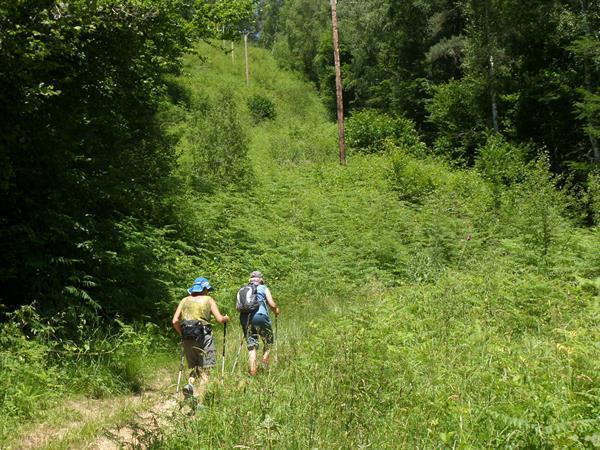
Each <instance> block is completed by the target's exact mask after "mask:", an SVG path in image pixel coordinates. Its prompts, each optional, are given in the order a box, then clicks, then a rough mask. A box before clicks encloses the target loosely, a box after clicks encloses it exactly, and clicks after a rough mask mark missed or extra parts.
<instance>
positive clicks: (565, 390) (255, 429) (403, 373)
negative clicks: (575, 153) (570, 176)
mask: <svg viewBox="0 0 600 450" xmlns="http://www.w3.org/2000/svg"><path fill="white" fill-rule="evenodd" d="M202 52H204V53H206V52H208V53H209V54H210V57H209V58H208V60H209V61H210V63H204V64H203V65H201V64H198V63H197V62H196V60H195V59H193V58H190V60H189V61H188V65H187V67H188V73H187V74H186V76H185V77H183V78H182V79H181V80H180V82H181V83H184V84H186V85H187V86H190V88H191V89H193V90H194V92H195V94H194V95H198V96H200V97H208V98H210V97H212V96H213V95H214V92H216V91H218V90H220V89H227V90H230V91H231V92H232V95H233V97H234V98H235V99H236V100H235V101H236V104H237V105H238V106H237V108H238V112H239V121H240V123H239V125H240V127H241V128H242V129H243V132H244V133H245V136H246V139H247V140H248V141H249V142H250V145H249V147H248V149H247V151H248V158H249V159H250V161H251V164H252V168H253V171H254V176H255V179H254V180H253V181H252V183H251V187H249V188H245V189H242V190H241V191H236V190H235V189H234V190H224V191H218V190H217V191H216V192H212V193H208V194H207V193H197V194H196V195H197V196H198V201H201V203H202V204H203V205H204V211H210V212H209V213H204V214H198V221H199V222H200V223H202V227H205V228H204V230H205V233H206V235H207V236H208V239H212V238H215V239H216V238H218V240H219V243H218V245H215V247H214V248H213V249H212V250H211V251H210V252H207V256H210V260H211V262H207V263H206V266H205V267H203V268H202V269H203V270H204V273H210V274H211V277H212V278H211V280H213V279H214V280H215V282H214V284H215V285H217V286H220V291H218V292H217V293H216V296H217V299H218V300H219V302H220V304H221V306H222V308H223V309H227V310H228V311H230V312H231V310H232V302H233V300H232V299H233V298H234V294H235V290H236V289H237V287H238V286H239V285H240V284H242V283H243V281H244V275H245V274H246V273H247V272H249V271H250V270H252V269H255V268H258V269H261V270H263V272H264V273H265V274H266V276H267V278H268V282H269V284H270V285H271V288H272V291H273V292H274V295H275V297H276V299H278V301H279V302H280V303H281V305H282V307H283V311H284V313H283V315H282V317H281V318H280V321H279V322H280V323H279V335H280V342H279V345H280V346H279V351H278V354H279V361H278V363H277V364H275V365H274V367H273V368H272V369H271V370H270V371H269V372H266V373H262V374H260V376H259V377H258V378H257V379H256V380H254V379H248V378H247V377H246V376H245V375H244V370H245V363H244V364H242V366H241V368H240V369H239V371H238V373H237V374H235V375H233V376H227V377H226V379H225V382H224V385H222V386H221V385H220V384H217V383H215V384H214V385H213V386H212V391H211V393H210V394H209V396H208V397H207V400H206V404H207V406H208V408H207V409H205V410H203V411H202V413H200V414H198V416H197V417H196V420H193V421H186V422H185V423H181V422H177V423H173V426H172V427H171V428H167V429H165V430H163V431H162V433H160V434H157V435H156V437H155V438H156V439H157V441H156V442H157V444H156V445H155V447H156V448H183V447H194V448H221V447H225V448H230V447H232V446H236V445H238V446H243V448H367V447H369V448H415V447H418V448H439V447H453V448H455V447H461V448H472V447H475V448H480V447H517V448H523V447H529V448H538V447H570V448H587V447H592V446H595V445H599V444H600V435H599V434H598V432H597V430H598V429H600V422H599V420H598V417H600V395H599V394H600V391H599V388H600V385H599V380H598V373H600V370H599V369H600V366H599V364H598V361H600V358H599V356H600V354H599V349H598V342H599V341H600V331H599V330H600V326H599V325H600V321H599V319H600V305H599V299H598V294H599V290H598V279H599V277H600V271H599V267H600V259H599V256H598V255H597V252H596V251H595V250H594V249H597V248H598V247H599V246H598V244H599V243H600V240H599V237H600V236H599V234H598V230H597V229H581V228H577V227H576V226H575V225H574V224H572V223H571V222H570V220H569V219H568V218H567V217H566V216H565V215H564V213H563V210H562V209H561V204H560V202H561V201H562V200H561V194H560V193H557V191H554V190H553V189H552V188H551V179H550V178H549V176H548V175H547V172H546V171H545V170H546V169H545V166H544V164H543V161H541V162H540V163H539V165H538V166H536V167H533V168H528V169H524V170H526V171H525V172H524V175H523V177H524V180H525V181H523V182H522V183H521V184H517V185H514V186H503V187H499V188H496V189H492V186H490V184H489V183H488V182H486V181H485V180H484V179H483V178H482V177H481V176H480V175H479V174H478V173H476V172H473V171H465V170H458V169H454V168H451V167H450V166H448V165H447V164H446V163H444V162H441V161H438V160H436V159H434V158H425V159H417V158H415V157H414V156H412V155H411V153H410V151H409V152H407V151H405V149H400V148H395V147H394V146H390V148H389V149H388V151H387V152H386V153H384V154H376V155H357V154H354V155H351V157H350V158H349V163H348V166H347V167H340V166H339V165H338V164H337V162H336V146H335V126H334V125H333V124H331V123H328V122H327V120H326V113H325V111H324V108H323V107H322V106H321V104H320V102H319V99H318V98H317V97H316V96H315V95H314V94H313V93H312V89H311V87H310V86H309V85H308V84H306V83H304V82H303V81H302V80H299V79H298V78H297V77H296V76H295V75H294V74H290V73H286V72H282V71H280V70H278V69H277V68H276V67H275V66H274V63H273V61H272V60H271V59H270V56H269V54H268V53H267V52H264V51H261V50H259V49H252V51H251V55H252V59H251V61H252V62H251V64H252V67H253V71H252V73H253V79H252V84H251V87H250V88H249V89H247V88H245V86H244V83H243V72H242V71H241V70H242V69H241V67H240V66H231V63H230V61H229V60H228V59H227V58H226V57H225V56H224V55H220V54H218V52H212V51H211V50H210V49H208V48H207V47H203V48H202ZM254 93H259V94H260V95H262V96H264V97H267V98H270V99H271V100H272V101H273V102H274V104H275V106H276V111H277V114H276V117H275V119H273V120H271V121H264V122H261V123H259V124H256V125H255V124H253V123H252V121H251V119H250V114H249V112H248V111H247V110H246V109H245V108H246V106H245V105H246V104H247V102H246V99H247V97H248V95H251V94H254ZM178 126H180V127H183V128H185V127H186V126H192V125H191V124H189V123H187V125H186V124H185V123H179V124H178ZM191 130H192V132H196V133H200V132H201V131H202V128H199V129H195V130H194V128H193V127H192V128H191ZM186 151H188V148H187V147H186V146H185V145H184V146H183V147H182V152H183V153H184V154H185V152H186ZM207 171H210V168H207ZM206 215H208V216H211V217H218V220H213V221H211V220H209V219H207V218H206V217H205V216H206ZM219 221H221V222H219ZM217 224H218V225H217ZM211 227H212V228H211ZM206 230H208V231H206ZM212 232H215V234H211V233H212ZM207 259H209V258H207ZM230 335H233V336H235V333H230ZM238 339H239V337H238ZM231 341H233V342H231ZM237 345H238V344H237V342H235V340H234V339H231V340H230V345H229V346H228V348H227V353H228V355H231V356H228V358H230V360H229V363H228V367H231V359H232V358H233V356H232V355H235V352H236V351H237Z"/></svg>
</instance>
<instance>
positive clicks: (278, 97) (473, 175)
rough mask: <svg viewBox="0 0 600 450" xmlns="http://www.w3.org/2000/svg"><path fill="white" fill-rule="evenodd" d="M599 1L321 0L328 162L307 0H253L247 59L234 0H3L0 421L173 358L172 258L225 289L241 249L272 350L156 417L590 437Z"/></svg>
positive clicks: (349, 442) (327, 436)
mask: <svg viewBox="0 0 600 450" xmlns="http://www.w3.org/2000/svg"><path fill="white" fill-rule="evenodd" d="M425 3H427V5H426V4H425ZM592 3H593V2H591V1H590V2H585V1H584V2H573V3H572V4H571V3H569V2H558V1H556V2H544V3H542V2H539V4H538V3H536V2H534V3H533V4H531V3H530V8H528V9H527V10H526V11H524V10H523V9H522V8H520V9H519V8H518V6H519V4H517V2H508V3H506V2H494V1H490V2H484V4H485V5H487V7H488V9H487V10H482V11H479V10H478V9H477V8H476V6H478V5H480V4H481V3H477V4H475V2H473V4H471V2H466V1H465V2H417V1H414V2H413V1H410V2H394V1H380V2H374V1H370V0H368V1H364V2H344V1H340V3H339V7H340V15H341V17H342V19H343V24H342V44H343V45H344V48H343V54H344V58H345V61H346V64H345V74H346V75H345V77H346V94H347V102H348V106H349V107H350V111H351V116H350V119H349V121H348V130H347V131H348V142H349V144H350V146H351V149H350V150H351V158H350V160H349V165H348V166H347V167H345V168H344V167H340V166H339V165H338V163H337V161H336V154H335V153H336V126H335V125H334V124H333V123H331V122H330V117H328V111H327V106H328V105H329V107H331V104H330V103H331V102H330V101H328V98H329V99H331V93H332V91H331V87H332V83H331V75H332V69H331V67H330V64H331V62H330V59H331V58H330V56H329V55H330V52H331V48H330V38H329V36H328V31H327V30H328V20H329V19H328V9H327V2H315V1H311V2H303V1H293V0H288V1H281V2H277V1H272V2H264V4H263V6H264V9H263V14H262V16H261V17H260V18H261V22H260V25H259V26H260V30H261V33H260V35H258V36H259V41H261V43H263V44H264V45H265V46H269V47H271V46H272V48H273V53H274V54H275V56H276V57H277V63H276V62H275V60H273V59H272V57H271V55H270V52H268V51H265V50H260V49H255V48H252V49H251V58H250V64H251V84H250V87H246V86H245V82H244V68H243V65H242V63H243V59H242V58H241V57H240V53H239V50H238V48H239V47H238V44H237V43H235V52H236V53H235V55H234V59H233V62H232V58H231V55H229V54H228V53H226V51H224V50H225V49H229V48H230V45H229V43H227V45H225V46H223V42H222V41H221V38H229V37H233V36H236V35H237V33H238V32H239V31H240V30H248V29H249V27H250V25H249V21H248V18H249V13H250V12H251V11H252V8H251V3H250V2H244V1H238V2H233V1H232V2H225V1H222V2H208V3H204V2H203V3H198V4H196V3H195V2H183V1H182V2H179V1H176V0H161V1H155V0H152V1H151V0H131V1H127V2H122V1H119V2H116V1H112V0H102V1H97V2H87V1H73V2H68V3H55V2H50V1H48V2H29V1H19V2H13V4H12V5H2V6H0V25H1V27H0V30H1V32H2V40H1V41H0V44H1V45H0V81H1V82H2V86H3V87H2V91H0V107H1V108H2V116H3V117H6V118H7V119H6V120H4V121H2V122H0V136H1V137H2V141H1V142H0V145H1V148H0V149H1V152H2V153H1V156H0V167H1V168H2V172H1V173H2V180H1V183H0V200H1V202H0V208H1V209H2V215H1V218H0V242H1V246H2V249H3V256H4V258H3V260H2V262H1V263H0V264H1V269H0V274H1V275H0V305H2V306H3V308H4V309H5V312H6V314H5V315H4V316H3V319H2V322H1V323H0V362H1V368H0V391H1V392H2V394H0V417H1V419H0V446H5V444H6V443H8V445H13V446H15V445H16V447H18V444H15V443H14V441H11V439H12V438H11V436H10V435H11V434H13V433H14V432H15V425H16V424H17V423H19V422H21V421H23V419H27V420H28V423H35V422H36V421H40V420H42V421H43V420H46V419H47V418H48V415H47V414H52V411H54V410H52V409H50V413H47V412H45V409H46V408H48V407H50V406H52V405H54V404H56V403H60V401H61V398H62V400H63V401H64V398H63V397H65V396H66V397H67V398H69V397H70V395H71V394H84V395H91V396H95V397H103V396H104V397H110V396H112V395H114V394H115V393H119V392H137V391H140V390H143V389H144V388H145V386H146V385H147V383H148V380H149V379H150V378H151V377H152V372H153V370H154V368H156V367H158V366H163V367H168V368H169V369H172V372H173V373H172V376H173V379H175V376H176V363H177V361H176V359H177V350H174V348H173V343H172V341H171V340H169V339H168V337H167V336H168V334H167V333H165V328H164V325H165V324H167V323H168V321H169V319H170V314H171V313H172V311H173V309H174V307H175V304H176V303H175V302H176V300H178V299H179V298H180V297H181V296H182V295H183V294H184V293H185V290H184V288H185V287H187V284H188V283H189V281H190V280H191V279H193V278H194V277H195V276H198V275H200V274H203V275H206V276H208V277H209V278H210V280H211V282H212V284H213V285H215V286H217V288H218V289H217V292H216V293H215V296H216V298H217V300H218V302H219V303H220V306H221V309H222V310H224V311H225V312H229V313H230V314H231V313H233V311H232V298H233V296H234V293H235V291H236V289H237V288H238V287H239V285H240V284H241V283H242V282H243V281H244V279H245V275H246V274H247V272H248V271H249V270H252V269H257V268H259V269H261V270H263V272H264V273H265V274H266V275H267V280H268V282H269V283H270V284H271V286H272V289H273V292H274V294H275V296H276V298H277V299H278V301H279V303H280V304H281V305H282V306H283V309H284V315H283V316H282V317H281V319H280V321H279V322H280V323H279V324H278V325H279V336H280V340H279V348H278V357H279V361H278V363H276V364H275V365H274V367H273V368H272V370H271V371H270V372H268V373H261V375H260V377H259V378H258V379H257V380H246V379H245V378H243V375H242V372H243V371H244V370H245V364H244V363H242V364H240V368H239V372H238V373H236V374H235V375H233V376H228V377H226V379H225V382H224V384H223V385H218V384H214V385H213V386H212V387H211V390H210V392H209V394H208V396H207V398H206V402H205V404H206V406H207V408H205V409H204V410H202V411H201V412H199V413H198V415H197V416H196V419H194V420H192V419H190V418H189V417H185V418H184V417H179V416H176V418H175V419H176V420H174V422H173V426H172V427H167V428H165V429H164V430H162V431H161V432H158V433H157V432H153V433H150V434H148V435H147V436H145V439H146V440H147V443H148V444H149V445H153V446H154V447H156V448H181V447H182V446H186V447H190V448H211V447H223V446H226V447H231V446H233V445H237V444H239V445H245V446H248V447H251V448H264V447H270V448H339V447H344V448H361V447H367V446H371V447H372V448H398V447H425V448H437V447H444V446H447V447H451V446H452V447H456V446H461V447H507V446H510V447H536V448H537V447H575V448H589V447H593V446H598V445H599V442H600V436H599V435H598V432H597V430H598V429H599V428H600V422H599V420H598V417H600V383H599V379H598V373H600V366H599V364H598V362H599V361H600V357H599V356H600V355H599V352H598V346H597V343H598V341H599V340H600V335H599V330H600V304H599V294H600V284H599V280H600V256H599V253H598V251H597V249H598V248H599V246H600V237H599V235H598V227H597V226H595V227H594V226H593V225H594V224H598V223H599V221H600V183H597V182H596V183H595V182H594V181H593V180H594V178H593V177H594V169H593V165H592V164H589V163H590V161H593V159H594V158H593V151H592V152H591V153H590V154H589V156H590V157H588V156H587V155H586V154H585V152H588V150H593V146H592V147H590V145H591V141H590V137H592V138H593V137H594V136H595V134H594V133H597V125H595V122H594V120H596V117H597V111H596V110H595V109H594V108H595V107H596V106H595V105H597V100H595V97H594V96H595V95H597V90H595V89H597V86H595V85H594V84H593V82H594V80H595V79H597V77H595V78H594V76H592V75H594V74H597V70H598V65H597V64H598V61H597V53H595V52H597V48H596V45H597V40H594V39H597V36H595V35H594V34H593V33H592V32H591V31H589V30H594V28H593V27H592V26H591V25H590V26H591V27H590V28H589V30H588V29H587V28H585V27H584V28H580V27H582V26H583V25H584V24H585V23H586V22H583V21H581V20H575V16H574V14H583V12H585V18H586V20H587V21H588V22H587V23H589V24H593V23H595V22H593V21H596V20H598V17H597V16H596V14H597V11H598V8H596V7H595V6H594V5H593V4H592ZM193 5H196V6H195V7H193ZM578 5H579V6H578ZM546 7H548V8H550V9H545V8H546ZM578 7H581V8H583V9H576V8H578ZM486 11H487V12H486ZM548 11H550V12H551V13H552V14H549V15H548V19H545V20H547V21H548V23H546V22H544V21H543V20H542V18H541V16H537V14H541V13H542V12H544V13H545V12H548ZM409 13H410V14H409ZM569 14H571V16H569ZM557 15H558V16H557ZM484 17H485V18H486V19H485V20H484V21H483V22H481V20H483V18H484ZM532 17H534V18H537V21H533V22H532V23H534V24H536V25H535V26H536V27H537V31H538V32H539V33H540V37H538V38H537V39H536V40H531V39H532V35H531V33H533V32H534V28H533V27H534V26H533V25H528V26H525V25H526V21H527V20H532ZM557 17H558V18H557ZM569 17H571V19H572V20H571V21H570V22H569V21H568V20H567V19H568V18H569ZM359 19H360V20H359ZM365 19H368V20H365ZM559 19H560V20H562V21H563V22H560V23H561V24H562V25H563V26H564V27H562V28H561V27H558V28H557V29H558V31H559V32H560V33H555V35H553V36H552V39H549V35H550V31H549V29H550V28H551V27H552V26H553V25H555V24H556V22H553V21H557V20H559ZM378 21H383V24H380V23H378ZM484 22H485V23H484ZM509 23H510V24H514V26H515V27H516V28H511V27H508V26H507V25H506V24H509ZM492 24H495V26H498V29H500V25H499V24H502V28H501V29H502V30H504V31H503V32H502V33H500V32H499V31H498V30H496V29H495V28H492ZM519 24H521V25H519ZM542 24H543V25H544V26H541V25H542ZM569 24H570V25H571V28H568V27H567V25H569ZM436 26H437V27H438V28H435V27H436ZM348 27H355V28H348ZM414 27H417V28H418V27H420V28H418V30H420V32H419V33H416V32H415V30H414V29H413V28H414ZM485 27H487V28H485ZM518 27H521V28H518ZM529 27H531V28H529ZM565 27H566V28H565ZM344 29H345V30H346V31H345V32H344ZM409 29H412V31H411V32H410V33H409V31H410V30H409ZM415 29H416V28H415ZM515 29H517V31H514V33H513V31H511V30H515ZM435 30H438V31H435ZM544 32H545V33H547V34H546V35H544V34H543V33H544ZM569 33H570V34H569ZM344 35H345V36H346V38H345V39H344ZM211 37H213V38H216V39H212V40H209V42H208V43H207V44H202V45H196V44H194V43H193V42H194V41H195V40H197V39H198V38H205V39H208V38H211ZM350 37H351V39H353V40H355V41H354V44H352V43H351V40H350ZM492 37H493V39H492ZM517 38H518V39H517ZM486 39H488V40H489V41H487V44H486V43H485V42H484V41H485V40H486ZM124 41H127V42H128V43H130V45H127V46H124V45H123V42H124ZM529 41H531V42H533V43H532V44H531V45H532V46H533V47H535V48H537V49H538V50H539V55H538V56H539V58H537V57H534V56H535V55H532V54H531V53H527V52H532V49H531V48H529V46H528V44H527V45H526V44H525V43H526V42H529ZM509 43H510V45H509ZM492 44H493V45H492ZM436 45H437V47H436ZM486 45H487V47H486ZM222 47H224V48H222ZM492 50H493V52H492ZM526 50H527V52H526ZM559 50H560V51H559ZM454 51H456V54H454V53H452V52H454ZM436 52H437V54H438V56H437V57H435V55H434V53H436ZM490 52H492V53H490ZM490 54H492V56H494V60H495V61H496V64H497V66H496V69H495V72H494V73H493V74H492V75H493V79H490V78H486V77H488V76H489V75H490V72H489V71H487V72H486V70H485V68H486V66H485V62H483V63H482V62H481V61H482V59H481V58H483V60H486V61H487V60H489V58H488V59H486V58H487V57H488V56H490ZM182 57H183V59H182ZM478 58H479V59H478ZM361 61H362V62H361ZM548 61H554V62H555V63H553V64H552V70H554V71H555V72H554V73H549V69H548V68H549V67H550V65H549V62H548ZM477 64H480V65H479V66H478V65H477ZM481 64H483V65H481ZM578 64H580V65H578ZM282 65H283V66H284V67H291V68H293V69H300V70H301V71H303V72H304V75H305V76H306V77H308V79H309V82H306V81H303V80H302V79H301V78H300V77H299V76H298V75H297V74H296V73H292V72H289V71H287V70H285V69H282V68H281V66H282ZM9 69H10V70H9ZM584 69H585V70H584ZM595 71H596V72H595ZM588 73H589V75H590V76H589V82H588V81H586V80H588V77H587V75H586V74H588ZM546 77H547V78H546ZM556 77H558V78H556ZM552 80H554V81H552ZM310 82H313V83H314V82H316V83H317V85H318V86H320V90H321V94H322V96H323V98H324V99H325V104H323V102H322V100H323V98H318V97H317V95H315V94H314V92H313V86H312V85H311V84H310ZM553 83H555V84H553ZM555 88H556V90H554V89H555ZM492 94H493V95H492ZM551 94H552V95H551ZM477 96H479V97H477ZM493 98H495V99H496V101H497V102H498V104H497V108H498V117H499V122H498V123H499V126H498V132H495V131H494V124H493V123H492V121H491V111H492V110H491V104H492V102H493ZM545 102H546V103H545ZM532 105H538V106H537V107H536V106H532ZM540 105H541V106H540ZM528 108H529V109H528ZM532 111H534V112H535V114H537V116H536V117H532V114H534V113H533V112H532ZM585 111H587V112H585ZM585 114H587V115H585ZM577 115H579V116H580V117H579V118H577ZM525 119H526V121H525V122H523V121H522V120H525ZM527 121H531V123H532V124H534V125H535V126H536V127H538V128H536V129H532V128H531V126H530V125H531V124H528V122H527ZM540 130H541V131H540ZM553 139H554V140H553ZM592 142H593V139H592ZM563 144H564V145H563ZM465 163H466V164H465ZM571 163H574V164H571ZM575 163H583V164H581V165H577V164H575ZM568 167H571V172H570V173H571V174H574V175H576V177H575V179H574V180H570V179H569V178H568V177H566V176H563V175H564V174H563V175H561V174H562V173H563V172H565V171H566V170H567V168H568ZM575 167H577V168H578V169H577V170H575ZM559 173H560V174H559ZM588 176H589V178H586V177H588ZM584 179H585V180H586V181H585V182H584V181H583V180H584ZM587 180H590V181H587ZM572 187H577V189H572ZM229 336H233V337H232V338H231V339H228V358H229V362H228V367H227V368H228V370H229V369H231V366H232V361H231V360H232V359H233V355H234V354H235V352H236V350H237V345H238V344H239V341H238V342H235V340H236V339H238V338H239V335H238V334H237V333H236V332H235V331H231V332H230V334H229ZM165 361H170V362H165ZM173 381H174V380H173ZM182 424H185V425H182ZM57 445H58V447H60V445H61V444H57ZM63 446H68V444H63Z"/></svg>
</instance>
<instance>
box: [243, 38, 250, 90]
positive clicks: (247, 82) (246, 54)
mask: <svg viewBox="0 0 600 450" xmlns="http://www.w3.org/2000/svg"><path fill="white" fill-rule="evenodd" d="M244 57H245V58H246V86H250V67H249V66H248V33H244Z"/></svg>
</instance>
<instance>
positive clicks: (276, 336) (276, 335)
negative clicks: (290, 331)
mask: <svg viewBox="0 0 600 450" xmlns="http://www.w3.org/2000/svg"><path fill="white" fill-rule="evenodd" d="M278 337H279V336H278V334H277V314H275V339H274V340H275V362H277V356H278V355H277V339H278Z"/></svg>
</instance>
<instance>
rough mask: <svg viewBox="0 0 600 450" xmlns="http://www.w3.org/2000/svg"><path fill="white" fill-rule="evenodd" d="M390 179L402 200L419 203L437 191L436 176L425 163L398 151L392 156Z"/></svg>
mask: <svg viewBox="0 0 600 450" xmlns="http://www.w3.org/2000/svg"><path fill="white" fill-rule="evenodd" d="M390 161H391V170H390V175H389V176H390V179H391V181H392V185H393V188H394V189H395V190H396V191H397V192H398V195H399V197H400V199H402V200H406V201H409V202H415V203H419V202H421V201H422V200H423V198H424V197H426V196H427V195H429V194H430V193H431V192H433V191H434V189H435V183H434V180H433V176H434V174H432V173H431V172H430V171H429V170H428V169H429V168H430V167H428V166H426V165H425V164H424V163H422V162H420V161H418V160H415V159H414V158H413V157H412V156H410V155H408V154H407V153H406V152H404V151H403V150H400V149H397V150H396V151H395V152H394V153H393V155H392V156H391V159H390Z"/></svg>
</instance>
